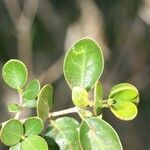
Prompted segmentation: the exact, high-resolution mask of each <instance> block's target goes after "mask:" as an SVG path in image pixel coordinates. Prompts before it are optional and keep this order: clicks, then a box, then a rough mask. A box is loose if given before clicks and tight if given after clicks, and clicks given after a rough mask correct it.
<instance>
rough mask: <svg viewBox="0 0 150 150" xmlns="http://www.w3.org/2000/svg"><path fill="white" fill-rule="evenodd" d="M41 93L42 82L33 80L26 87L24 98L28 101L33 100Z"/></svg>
mask: <svg viewBox="0 0 150 150" xmlns="http://www.w3.org/2000/svg"><path fill="white" fill-rule="evenodd" d="M39 91H40V82H39V81H38V80H32V81H31V82H30V83H29V84H28V85H27V86H26V88H25V91H24V93H23V98H25V99H27V100H33V99H35V98H36V97H37V96H38V93H39ZM27 100H26V101H27Z"/></svg>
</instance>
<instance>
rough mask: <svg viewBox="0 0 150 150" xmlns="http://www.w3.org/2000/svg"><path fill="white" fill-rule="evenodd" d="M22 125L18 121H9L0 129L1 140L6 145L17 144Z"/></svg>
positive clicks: (22, 130)
mask: <svg viewBox="0 0 150 150" xmlns="http://www.w3.org/2000/svg"><path fill="white" fill-rule="evenodd" d="M23 132H24V129H23V125H22V123H21V122H20V121H19V120H16V119H11V120H9V121H8V122H6V124H5V125H4V126H3V127H2V130H1V140H2V142H3V143H4V144H5V145H7V146H11V145H15V144H17V143H18V142H19V141H20V140H21V138H22V136H23Z"/></svg>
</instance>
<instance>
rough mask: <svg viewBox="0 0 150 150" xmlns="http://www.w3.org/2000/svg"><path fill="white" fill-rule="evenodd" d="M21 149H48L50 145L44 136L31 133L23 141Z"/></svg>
mask: <svg viewBox="0 0 150 150" xmlns="http://www.w3.org/2000/svg"><path fill="white" fill-rule="evenodd" d="M21 150H48V145H47V143H46V141H45V140H44V139H43V138H42V137H40V136H37V135H31V136H29V137H27V138H25V140H24V141H23V142H22V143H21Z"/></svg>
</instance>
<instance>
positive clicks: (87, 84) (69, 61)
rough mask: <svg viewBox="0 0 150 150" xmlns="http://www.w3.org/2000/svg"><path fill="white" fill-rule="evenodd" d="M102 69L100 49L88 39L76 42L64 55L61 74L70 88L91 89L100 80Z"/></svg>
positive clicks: (102, 60)
mask: <svg viewBox="0 0 150 150" xmlns="http://www.w3.org/2000/svg"><path fill="white" fill-rule="evenodd" d="M103 68H104V59H103V54H102V50H101V48H100V47H99V46H98V44H97V43H96V42H95V41H94V40H92V39H90V38H83V39H81V40H79V41H78V42H76V43H75V44H74V45H73V46H72V47H71V48H70V50H69V51H68V53H67V54H66V57H65V59H64V67H63V72H64V76H65V79H66V81H67V83H68V84H69V86H70V87H71V88H73V87H75V86H79V87H82V88H85V89H86V90H89V89H91V88H92V87H93V86H94V84H95V83H96V81H97V80H98V79H99V78H100V76H101V74H102V72H103Z"/></svg>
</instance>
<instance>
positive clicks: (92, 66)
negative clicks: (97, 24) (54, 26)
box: [0, 38, 139, 150]
mask: <svg viewBox="0 0 150 150" xmlns="http://www.w3.org/2000/svg"><path fill="white" fill-rule="evenodd" d="M103 69H104V58H103V53H102V49H101V48H100V47H99V45H98V44H97V43H96V42H95V41H94V40H92V39H90V38H83V39H81V40H79V41H77V42H76V43H75V44H74V45H73V46H72V47H71V48H70V49H69V50H68V52H67V54H66V56H65V59H64V64H63V73H64V77H65V80H66V82H67V83H68V85H69V87H70V90H71V91H72V102H73V104H74V107H73V108H68V109H65V110H60V111H57V112H51V108H52V106H53V103H54V100H53V87H52V86H51V85H50V84H46V85H44V86H43V87H42V88H41V87H40V82H39V81H38V80H37V79H33V80H31V81H29V82H28V83H27V80H28V71H27V68H26V66H25V64H24V63H23V62H21V61H20V60H17V59H11V60H9V61H8V62H6V63H5V64H4V66H3V68H2V77H3V79H4V81H5V83H6V84H7V85H8V86H9V87H11V88H13V89H14V90H16V92H17V93H18V103H13V104H9V105H8V111H9V112H12V113H15V117H14V118H12V119H10V120H8V121H5V122H3V123H2V124H1V134H0V138H1V141H2V143H3V144H5V145H6V146H9V147H10V148H9V149H10V150H48V149H50V150H57V149H58V150H59V149H60V150H122V149H123V148H122V145H121V142H120V139H119V136H118V135H117V133H116V132H115V130H114V129H113V128H112V126H111V125H110V124H109V123H107V122H106V121H104V120H103V117H102V110H103V109H105V108H106V109H110V111H111V112H112V113H113V114H114V115H115V116H116V117H117V118H118V119H121V120H125V121H128V120H132V119H134V118H135V117H136V115H137V112H138V111H137V104H138V103H139V92H138V90H137V88H136V87H135V86H133V85H131V84H129V83H120V84H118V85H115V86H114V87H112V89H111V90H110V92H109V93H108V96H107V98H105V99H104V98H103V88H102V83H101V82H100V77H101V75H102V72H103ZM89 92H90V93H92V94H93V95H92V96H90V98H89ZM25 107H28V108H34V109H36V111H37V116H32V117H29V118H24V119H20V114H21V113H22V111H23V110H24V108H25ZM69 113H77V114H78V115H79V116H80V118H81V121H80V122H78V121H77V120H75V119H74V118H71V117H67V114H69ZM55 117H57V119H55ZM45 122H47V123H48V126H46V125H45Z"/></svg>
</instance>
